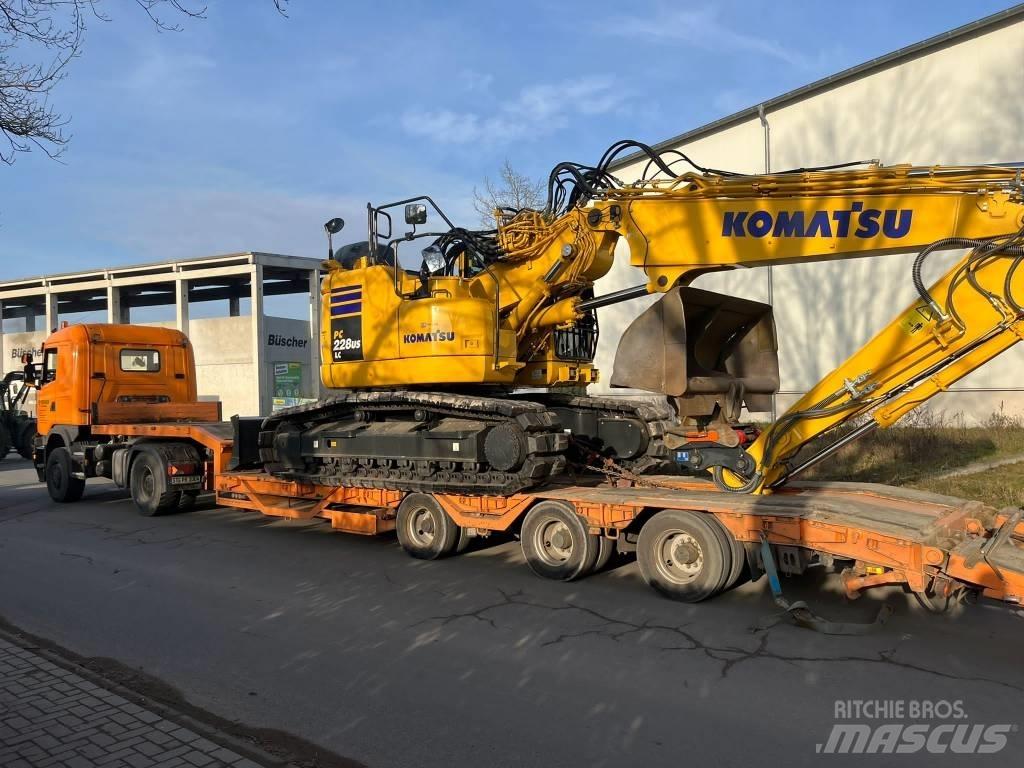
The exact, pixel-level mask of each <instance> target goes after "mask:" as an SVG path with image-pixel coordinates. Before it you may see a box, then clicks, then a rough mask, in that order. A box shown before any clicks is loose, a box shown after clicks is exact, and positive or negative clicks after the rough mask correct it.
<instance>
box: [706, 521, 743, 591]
mask: <svg viewBox="0 0 1024 768" xmlns="http://www.w3.org/2000/svg"><path fill="white" fill-rule="evenodd" d="M711 522H712V523H713V524H714V526H715V527H716V528H717V529H718V530H720V531H721V534H722V542H723V543H724V544H725V545H726V548H727V550H728V551H729V552H730V554H731V558H730V562H729V572H728V574H726V579H725V583H724V584H723V585H722V587H721V589H720V590H719V592H724V591H726V590H727V589H732V588H733V587H736V586H739V585H740V584H742V583H745V582H746V580H745V579H742V578H741V576H742V575H743V571H744V569H745V566H746V564H747V551H746V550H745V549H744V548H743V545H742V544H740V542H739V541H738V540H737V538H736V537H735V536H733V535H732V531H730V530H729V529H728V528H727V527H726V525H725V523H723V522H722V521H721V520H719V519H718V518H717V517H715V516H714V515H712V516H711Z"/></svg>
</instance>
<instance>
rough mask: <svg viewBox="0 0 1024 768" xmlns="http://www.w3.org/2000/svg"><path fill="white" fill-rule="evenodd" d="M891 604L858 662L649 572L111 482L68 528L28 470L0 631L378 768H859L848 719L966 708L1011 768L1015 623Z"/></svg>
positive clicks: (813, 587)
mask: <svg viewBox="0 0 1024 768" xmlns="http://www.w3.org/2000/svg"><path fill="white" fill-rule="evenodd" d="M784 586H785V588H786V590H787V594H788V596H789V597H790V598H791V599H797V598H803V599H807V600H808V601H809V602H811V603H812V605H813V606H814V607H815V609H817V610H818V611H819V613H822V614H823V615H827V616H828V617H829V618H832V619H836V620H851V619H853V620H857V619H864V618H868V617H871V616H873V615H874V614H875V613H876V612H877V610H878V607H879V602H878V601H877V599H872V598H870V597H866V598H863V599H862V600H860V601H858V602H856V603H847V602H846V601H845V600H844V599H843V598H842V597H841V596H840V593H839V587H838V583H837V581H836V578H835V577H832V576H825V575H816V576H811V575H808V576H805V577H803V578H800V579H790V580H786V581H785V583H784ZM886 599H888V600H890V601H891V602H892V604H893V605H894V606H895V607H896V613H895V615H894V616H893V617H892V618H891V619H890V620H889V622H888V623H887V624H886V625H885V626H882V627H880V628H878V629H876V630H875V631H873V632H872V633H871V634H869V635H867V636H864V637H835V636H825V635H821V634H818V633H815V632H811V631H808V630H805V629H799V628H797V627H794V626H790V625H788V624H785V623H782V624H776V625H775V626H774V627H771V628H770V629H758V628H757V625H758V624H759V623H764V622H767V620H768V619H770V618H771V617H772V616H773V615H774V614H775V613H776V609H775V607H774V605H773V604H772V602H771V599H770V596H769V595H768V594H767V587H766V584H765V580H764V579H762V580H761V581H760V582H759V583H757V584H752V585H747V586H746V587H743V588H741V589H738V590H734V591H733V592H731V593H729V594H726V595H723V596H720V597H718V598H716V599H714V600H712V601H710V602H708V603H704V604H700V605H684V604H677V603H673V602H670V601H667V600H665V599H663V598H660V597H658V596H657V595H656V594H654V593H653V592H652V591H650V590H649V589H648V588H647V587H646V586H645V585H644V584H643V583H642V582H641V580H640V578H639V574H638V573H637V570H636V566H635V564H633V563H628V564H625V565H622V566H621V567H618V568H616V569H614V570H611V571H609V572H607V573H603V574H600V575H597V576H594V577H591V578H589V579H586V580H584V581H582V582H579V583H575V584H561V583H555V582H549V581H545V580H542V579H540V578H538V577H536V576H534V575H532V573H530V571H529V570H528V568H527V567H526V566H525V564H524V563H523V561H522V558H521V556H520V554H519V550H518V544H517V543H515V542H504V543H497V544H494V545H491V546H488V547H483V548H477V549H475V550H474V551H471V552H469V553H467V554H465V555H463V556H460V557H457V558H453V559H451V560H447V561H441V562H433V563H427V562H421V561H417V560H414V559H412V558H409V557H408V556H406V555H405V554H404V553H403V552H402V551H401V549H400V548H399V547H398V545H397V543H396V542H395V541H394V540H393V539H392V538H361V537H357V536H351V535H345V534H340V533H333V532H331V531H330V529H329V528H328V527H327V526H326V525H325V524H318V523H296V522H284V521H278V520H269V519H264V518H261V517H259V516H258V515H254V514H246V513H237V512H234V511H229V510H224V509H214V508H210V509H204V510H200V511H196V512H193V513H190V514H183V515H175V516H171V517H163V518H144V517H140V516H138V515H137V514H136V513H135V511H134V507H133V506H132V504H131V502H130V501H129V500H127V499H126V498H125V497H124V495H123V494H122V493H120V492H118V491H117V490H116V489H114V488H113V487H112V486H110V485H108V484H103V483H93V484H91V485H90V487H89V489H87V491H86V497H85V499H83V501H82V502H79V503H77V504H72V505H56V504H52V503H51V502H50V501H49V498H48V497H47V495H46V491H45V489H44V488H43V487H42V486H41V485H39V484H37V483H36V482H35V477H34V473H33V472H32V471H31V469H30V467H29V466H28V464H27V463H26V462H23V461H21V460H20V459H19V460H15V459H14V458H11V457H8V458H7V459H6V460H4V461H2V462H0V616H3V617H4V618H6V619H7V620H8V621H10V622H12V623H14V624H16V625H18V626H20V627H21V628H23V629H25V630H27V631H29V632H32V633H35V634H37V635H40V636H43V637H46V638H49V639H51V640H53V641H54V642H56V643H59V644H61V645H63V646H65V647H67V648H69V649H71V650H72V651H74V652H76V653H79V654H82V655H84V656H97V657H111V658H114V659H117V660H118V661H120V662H123V663H124V664H127V665H130V666H132V667H141V668H143V669H144V670H145V671H146V672H147V673H149V674H151V675H155V676H157V677H158V678H160V679H162V680H163V681H165V682H166V683H167V684H169V685H171V686H174V687H176V688H177V689H178V690H179V691H180V692H181V693H182V695H184V696H185V698H186V699H187V700H188V701H189V702H190V703H192V704H194V705H196V706H199V707H202V708H205V709H207V710H209V711H210V712H212V713H215V714H217V715H219V716H222V717H225V718H228V719H230V720H240V721H244V722H245V723H247V724H249V725H252V726H267V727H273V728H280V729H283V730H285V731H287V732H290V733H293V734H295V735H297V736H300V737H303V738H305V739H308V740H310V741H312V742H315V743H317V744H321V745H323V746H324V747H327V748H329V749H331V750H333V751H334V752H336V753H338V754H340V755H344V756H346V757H348V758H352V759H354V760H357V761H360V762H362V763H365V764H366V765H369V766H374V767H378V766H379V767H381V768H384V767H386V766H403V767H406V766H517V768H522V767H523V766H545V767H546V768H550V767H551V766H579V765H588V766H594V767H595V768H598V767H600V766H620V765H641V764H642V765H647V766H661V765H670V764H671V765H698V764H712V765H715V766H716V768H718V767H719V766H729V765H750V764H755V765H788V766H802V765H823V764H825V765H845V764H850V763H851V762H852V761H851V759H850V758H849V757H843V756H834V755H831V756H826V755H819V754H816V745H818V744H822V743H825V742H826V741H827V738H828V736H829V732H830V730H831V728H832V725H833V723H835V722H836V714H835V706H836V701H837V700H902V701H905V702H906V701H909V700H917V701H921V700H927V701H938V700H946V701H952V700H960V701H962V708H963V711H964V718H963V720H962V722H964V723H969V724H972V725H973V724H986V725H988V724H1003V723H1006V724H1011V725H1012V726H1013V731H1012V732H1011V733H1010V735H1009V737H1008V739H1009V741H1008V745H1007V747H1006V748H1005V749H1003V750H1002V751H1000V752H998V753H996V754H990V755H984V756H980V757H979V758H978V762H979V763H983V764H986V765H1010V764H1019V759H1020V757H1019V756H1020V754H1021V751H1020V750H1021V749H1022V747H1024V737H1022V736H1021V735H1020V734H1019V733H1017V726H1018V724H1019V723H1020V721H1021V720H1022V718H1024V707H1022V706H1021V705H1022V703H1024V695H1022V692H1024V665H1022V664H1021V650H1020V649H1021V638H1022V629H1024V623H1022V619H1021V617H1020V616H1019V615H1017V614H1016V613H1014V612H1012V611H1009V610H1007V609H1005V608H1003V607H1002V606H999V605H995V604H988V603H982V604H978V605H974V606H968V607H966V608H963V609H962V610H960V611H958V612H957V613H955V614H954V615H946V616H933V615H928V614H924V613H923V612H921V611H920V610H919V609H917V608H915V607H914V606H912V605H911V604H910V603H909V602H908V599H907V598H906V597H905V596H904V595H902V594H899V593H889V594H888V596H887V597H886ZM887 722H892V721H891V720H881V721H878V720H876V721H872V723H873V724H874V725H878V724H879V723H887ZM895 722H899V721H895ZM942 722H948V721H947V720H935V721H932V724H933V725H934V724H938V723H942ZM953 722H961V721H953ZM963 759H964V758H963V757H962V756H959V755H951V754H946V755H930V754H926V753H925V752H918V753H916V754H907V755H893V756H891V757H888V758H885V757H877V756H876V757H875V758H874V762H875V763H876V764H879V765H881V764H886V765H901V764H902V765H908V766H909V765H919V764H924V763H927V764H929V765H957V764H960V763H961V762H962V761H963ZM712 760H713V761H714V762H713V763H708V761H712Z"/></svg>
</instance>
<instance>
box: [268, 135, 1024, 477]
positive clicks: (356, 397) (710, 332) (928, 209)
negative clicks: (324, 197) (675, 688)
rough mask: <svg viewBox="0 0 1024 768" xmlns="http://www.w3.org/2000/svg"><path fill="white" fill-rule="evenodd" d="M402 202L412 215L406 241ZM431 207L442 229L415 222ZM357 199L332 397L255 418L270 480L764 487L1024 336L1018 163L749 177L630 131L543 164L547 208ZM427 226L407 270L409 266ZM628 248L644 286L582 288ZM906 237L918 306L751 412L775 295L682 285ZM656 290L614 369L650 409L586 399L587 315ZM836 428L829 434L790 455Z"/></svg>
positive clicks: (337, 300)
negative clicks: (930, 275)
mask: <svg viewBox="0 0 1024 768" xmlns="http://www.w3.org/2000/svg"><path fill="white" fill-rule="evenodd" d="M626 151H635V152H637V153H639V156H640V157H641V158H646V159H647V167H646V169H645V171H644V173H643V174H642V178H641V179H640V180H639V181H635V182H631V183H624V182H622V181H620V180H619V179H617V178H615V176H614V175H613V174H612V173H611V172H610V170H609V168H610V166H611V164H612V161H613V160H614V159H615V158H616V157H618V156H619V155H621V154H622V153H623V152H626ZM681 166H685V167H687V168H688V169H686V170H683V169H682V168H681ZM403 206H404V219H405V222H406V223H407V224H408V225H409V227H411V229H410V231H409V232H407V233H404V234H398V235H395V234H394V233H393V232H392V228H393V227H392V216H391V212H392V211H393V210H394V209H396V208H399V207H403ZM428 207H430V208H432V209H434V210H435V211H436V213H437V214H438V215H439V216H440V218H441V219H442V220H443V221H444V224H445V226H444V227H443V228H441V229H440V231H434V232H430V231H418V230H417V227H421V226H422V225H424V224H425V222H426V217H427V210H428ZM367 208H368V220H369V223H368V237H367V240H366V241H364V242H360V243H354V244H351V245H348V246H344V247H342V248H339V249H338V250H337V251H335V250H333V246H332V245H330V242H331V237H332V236H333V235H335V234H337V232H338V231H340V229H341V227H342V226H343V222H341V220H340V219H333V220H331V221H330V222H328V223H327V225H326V229H327V232H328V241H329V256H330V258H329V260H328V261H327V262H325V268H326V270H327V275H326V277H325V279H324V280H323V283H322V288H321V293H322V298H323V301H322V311H321V314H322V325H321V328H322V331H321V351H322V360H323V363H322V367H321V375H322V380H323V383H324V385H325V386H326V387H329V388H331V389H335V390H340V391H339V392H337V393H335V394H334V395H332V396H331V397H329V398H327V399H325V400H321V401H319V402H317V403H315V404H313V405H307V406H299V407H296V408H291V409H286V410H284V411H279V412H277V413H275V414H274V415H273V416H272V417H270V418H268V419H267V420H266V421H265V422H264V423H263V425H262V431H261V433H260V437H259V444H260V457H261V459H262V461H263V462H264V465H265V467H266V468H267V470H269V471H271V472H273V473H275V474H277V475H279V476H285V477H289V478H292V479H301V480H309V481H315V482H317V483H321V484H328V485H330V484H335V485H340V484H344V485H356V486H360V485H361V486H365V487H373V488H394V489H397V490H421V491H444V492H449V493H452V492H455V493H468V494H508V493H514V492H517V491H521V490H525V489H527V488H530V487H533V486H536V485H539V484H542V483H544V482H546V481H548V480H549V479H551V478H553V477H555V476H557V475H559V474H560V473H563V472H564V471H566V468H567V464H568V465H570V468H576V469H579V470H580V471H582V470H586V469H594V470H597V471H602V472H609V473H613V474H619V475H624V476H638V475H641V474H643V473H647V472H661V473H664V472H665V471H666V470H667V468H668V467H670V466H674V467H677V468H680V469H682V470H683V471H688V472H701V473H703V472H708V471H710V472H711V473H712V476H713V478H714V481H715V483H716V484H717V485H718V486H719V487H720V488H722V489H723V490H728V491H736V492H745V493H760V494H764V493H771V491H772V489H774V488H778V487H779V486H780V485H782V484H784V483H785V482H786V480H787V479H789V478H791V477H794V476H796V475H797V474H799V472H800V471H802V470H803V469H805V468H807V467H809V466H811V465H812V464H813V463H815V462H817V461H819V460H820V459H822V458H824V457H825V456H827V455H828V454H829V453H831V452H832V451H834V450H835V449H836V448H837V447H839V446H841V445H843V444H845V443H847V442H849V441H850V440H853V439H855V438H856V437H858V436H860V435H862V434H865V433H866V432H867V431H869V430H870V429H872V428H874V427H878V426H883V427H884V426H890V425H892V424H893V423H894V422H896V421H897V420H898V419H899V418H900V417H901V416H903V415H904V414H906V413H907V412H908V411H910V410H911V409H913V408H915V407H917V406H919V405H921V404H922V403H924V402H926V401H927V400H928V399H929V398H931V397H933V396H934V395H936V394H938V393H939V392H941V391H943V390H945V389H947V388H949V387H950V386H951V385H952V384H953V383H955V382H956V381H957V380H959V379H960V378H962V377H963V376H965V375H966V374H968V373H970V372H971V371H973V370H975V369H977V368H978V367H979V366H981V365H983V364H984V363H985V362H987V361H988V360H990V359H992V358H993V357H995V356H996V355H998V354H999V353H1000V352H1002V351H1004V350H1006V349H1007V348H1009V347H1010V346H1012V345H1014V344H1016V343H1017V342H1018V341H1020V340H1021V338H1024V306H1022V303H1024V278H1022V277H1020V276H1019V275H1018V269H1019V267H1020V265H1021V262H1022V261H1024V229H1022V225H1024V199H1022V188H1021V171H1020V170H1019V169H1017V168H1013V167H1002V166H970V167H914V166H910V165H896V166H883V165H880V164H879V163H878V162H875V161H872V162H865V163H849V164H845V165H841V166H830V167H825V168H799V169H795V170H792V171H788V172H782V173H772V174H765V175H748V174H740V173H732V172H728V171H722V170H716V169H712V168H705V167H702V166H699V165H696V164H695V163H694V162H693V161H691V159H690V158H689V157H687V156H686V155H684V154H682V153H680V152H676V151H672V150H670V151H666V152H660V153H659V152H656V151H654V150H653V149H651V148H650V147H648V146H646V145H643V144H640V143H637V142H633V141H622V142H618V143H617V144H615V145H613V146H612V147H611V148H609V150H608V151H607V152H606V153H605V155H604V156H603V157H602V158H601V160H600V161H599V162H598V163H597V164H596V165H594V166H585V165H579V164H574V163H562V164H559V165H558V166H556V167H555V169H554V170H553V171H552V173H551V176H550V178H549V182H548V201H547V205H546V207H545V208H544V209H543V210H529V209H526V210H518V211H513V210H498V211H496V227H495V229H493V230H488V231H471V230H466V229H463V228H460V227H457V226H455V225H454V224H453V223H452V222H451V221H450V220H449V219H448V217H447V216H445V214H444V213H443V212H442V211H440V210H439V209H438V208H437V206H436V205H435V204H434V203H433V201H432V200H431V199H430V198H428V197H420V198H414V199H410V200H402V201H398V202H396V203H391V204H388V205H384V206H379V207H373V206H367ZM417 240H419V241H420V244H421V245H422V244H423V243H424V242H426V243H427V247H425V248H422V249H421V250H420V253H419V254H417V257H416V259H415V260H416V261H419V262H420V265H419V268H418V269H417V268H412V269H405V268H403V263H405V262H408V259H407V258H403V257H405V256H406V255H407V253H408V252H409V251H410V250H414V249H416V245H414V243H415V241H417ZM620 241H625V243H626V244H627V245H628V259H629V263H630V264H631V265H633V266H636V267H639V268H641V269H642V270H643V272H644V273H645V274H646V282H645V283H644V284H642V285H637V286H635V287H633V288H629V289H625V290H621V291H617V292H615V293H611V294H607V295H603V296H595V295H594V285H595V281H597V280H598V279H599V278H601V277H602V276H604V275H605V274H607V273H608V271H609V269H610V268H611V266H612V263H613V260H614V259H615V258H616V257H617V256H616V253H617V251H616V245H617V244H619V243H620ZM942 249H966V251H967V253H966V255H964V256H963V257H962V258H961V259H960V260H959V262H958V263H957V264H956V265H955V266H954V267H953V268H952V269H951V270H950V271H949V272H948V273H947V274H945V275H944V276H943V277H941V278H940V279H939V280H938V281H936V282H935V283H933V284H932V285H931V286H930V287H929V286H926V284H925V282H924V280H923V278H922V272H923V267H924V265H925V262H926V260H927V258H928V256H929V254H931V253H933V252H935V251H937V250H942ZM911 251H917V252H918V256H917V259H916V260H915V262H914V266H913V270H912V274H911V275H909V276H908V279H910V280H912V281H913V284H914V287H915V289H916V292H917V298H916V299H915V300H914V302H913V303H912V304H911V305H910V306H908V307H906V308H905V309H904V310H903V311H901V312H900V313H899V314H898V315H897V316H896V318H895V319H893V321H892V322H891V323H890V324H889V325H888V326H886V327H885V328H884V329H882V330H881V331H880V332H879V333H878V335H877V336H875V337H874V338H873V339H872V340H871V341H869V342H868V343H867V344H865V345H864V347H863V348H861V349H860V350H859V351H858V352H856V353H855V354H854V355H853V356H851V357H850V358H849V359H848V360H846V361H845V362H844V363H842V364H841V365H840V366H839V367H838V368H836V369H835V370H834V371H832V372H831V373H829V374H828V375H827V376H825V377H824V378H823V379H822V380H821V381H820V382H819V383H818V384H816V385H815V386H814V387H813V388H812V389H811V390H810V391H809V392H808V393H807V394H806V395H804V396H803V397H802V398H800V399H799V401H797V402H796V403H795V404H794V405H793V406H792V407H791V408H790V409H789V410H788V411H786V412H785V413H783V414H782V415H781V416H780V417H779V418H777V419H776V420H775V421H774V422H773V423H772V424H770V425H769V426H768V427H767V428H764V429H763V430H759V429H756V428H755V427H754V426H752V425H750V424H746V423H744V422H743V421H742V417H743V414H744V412H746V413H749V412H763V411H767V410H769V407H770V402H771V400H770V399H771V397H772V395H773V394H774V393H775V392H776V391H777V389H778V385H779V367H778V354H777V341H776V334H775V325H774V320H773V317H772V309H771V307H770V306H769V305H767V304H762V303H759V302H754V301H749V300H745V299H741V298H738V297H734V296H727V295H721V294H717V293H712V292H710V291H705V290H700V289H698V288H695V287H693V286H692V282H693V281H694V279H695V278H697V277H698V276H700V275H702V274H705V273H708V272H714V271H721V270H731V269H736V268H741V267H759V266H769V265H784V264H796V263H803V262H813V261H835V260H840V259H850V258H855V257H863V256H875V255H883V254H890V253H902V252H911ZM420 257H422V258H420ZM623 257H625V256H623ZM647 294H663V296H662V297H661V298H660V300H658V301H657V302H656V303H654V304H653V305H651V306H650V307H649V308H648V309H646V310H645V311H644V312H642V313H641V314H640V315H639V317H638V318H637V319H636V320H635V321H634V322H633V323H632V325H631V326H630V327H629V328H628V329H627V330H626V331H625V333H624V334H623V336H622V338H621V339H620V342H619V347H618V352H617V354H616V358H615V365H614V372H613V373H612V376H611V385H612V386H613V387H627V388H630V389H639V390H645V391H648V392H652V393H656V394H659V395H663V396H664V398H661V400H660V402H661V403H662V404H658V403H653V404H650V403H647V402H646V401H643V400H635V401H631V400H623V399H619V398H596V397H590V396H588V395H586V394H585V392H586V387H587V386H588V385H590V384H592V383H594V382H595V381H596V380H597V378H598V372H597V370H596V369H595V368H594V365H593V360H594V354H595V350H596V345H597V334H598V323H597V317H596V314H595V313H596V311H597V310H598V309H599V308H600V307H603V306H607V305H609V304H612V303H615V302H620V301H627V300H630V299H635V298H638V297H640V296H644V295H647ZM665 403H667V405H666V404H665ZM744 409H745V411H744ZM851 422H852V425H851ZM843 425H848V428H847V429H846V430H842V431H840V432H837V428H839V427H841V426H843ZM825 433H836V434H842V436H841V437H839V438H836V439H835V440H834V441H833V443H832V444H831V445H830V446H829V447H827V448H825V449H824V450H820V451H818V452H817V453H816V454H815V455H812V456H809V457H808V456H804V455H803V453H801V449H802V448H804V447H805V446H807V444H808V443H809V442H810V441H811V440H813V439H814V438H817V437H819V436H822V435H824V434H825ZM798 454H800V455H799V456H798Z"/></svg>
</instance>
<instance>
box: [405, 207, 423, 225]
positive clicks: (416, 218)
mask: <svg viewBox="0 0 1024 768" xmlns="http://www.w3.org/2000/svg"><path fill="white" fill-rule="evenodd" d="M405 223H406V224H426V223H427V206H425V205H424V204H423V203H409V204H408V205H407V206H405Z"/></svg>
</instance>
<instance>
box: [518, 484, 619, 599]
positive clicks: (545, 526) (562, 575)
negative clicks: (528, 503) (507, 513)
mask: <svg viewBox="0 0 1024 768" xmlns="http://www.w3.org/2000/svg"><path fill="white" fill-rule="evenodd" d="M519 536H520V543H521V545H522V548H523V557H525V558H526V562H527V564H528V565H529V566H530V569H531V570H532V571H533V572H534V573H536V574H537V575H538V576H543V577H544V578H545V579H554V580H556V581H573V580H574V579H579V578H582V577H584V576H588V575H590V573H592V572H593V570H594V565H595V564H596V563H597V558H598V556H599V555H600V552H601V541H600V539H601V537H600V536H596V535H594V534H592V533H590V532H589V531H588V530H587V524H586V522H585V521H584V519H583V518H582V517H580V516H579V515H578V514H576V510H575V509H574V508H573V506H572V504H569V503H568V502H564V501H553V500H549V501H542V502H540V503H539V504H535V505H534V506H533V507H531V508H530V511H529V512H527V513H526V519H525V520H523V527H522V529H521V530H520V533H519Z"/></svg>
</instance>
